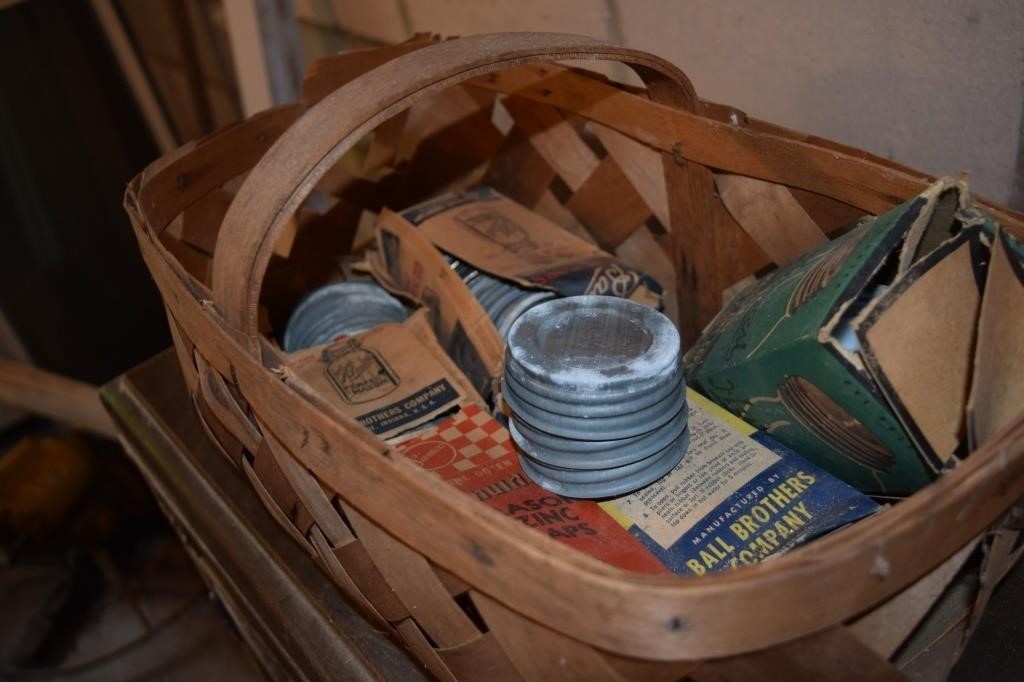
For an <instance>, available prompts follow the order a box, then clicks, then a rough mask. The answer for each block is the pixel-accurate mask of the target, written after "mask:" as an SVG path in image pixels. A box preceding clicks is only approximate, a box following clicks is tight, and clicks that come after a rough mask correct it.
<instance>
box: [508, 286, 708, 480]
mask: <svg viewBox="0 0 1024 682" xmlns="http://www.w3.org/2000/svg"><path fill="white" fill-rule="evenodd" d="M502 391H503V395H504V398H505V402H506V403H507V404H508V406H509V408H511V412H512V416H511V419H510V422H509V430H510V431H511V433H512V438H513V440H515V442H516V445H518V446H519V447H518V450H519V461H520V463H521V464H522V467H523V471H524V472H525V473H526V474H527V476H529V477H530V478H531V479H533V480H534V481H535V482H536V483H537V484H539V485H541V486H542V487H544V488H547V489H548V490H551V491H553V492H556V493H559V494H564V495H567V496H570V497H583V498H600V497H612V496H616V495H623V494H626V493H629V492H632V491H634V490H637V489H639V488H642V487H644V486H646V485H648V484H650V483H653V482H654V481H656V480H658V479H659V478H661V477H662V476H664V475H665V474H667V473H668V472H669V471H671V470H672V469H673V468H674V467H675V466H676V464H678V463H679V461H680V460H681V459H682V457H683V454H684V453H685V452H686V447H687V445H688V444H689V429H688V428H687V420H688V414H689V413H688V411H687V405H686V382H685V380H684V378H683V362H682V354H681V351H680V343H679V332H678V331H677V330H676V328H675V326H674V325H673V324H672V322H671V320H669V319H668V318H667V317H665V316H664V315H662V314H661V313H659V312H657V311H656V310H653V309H651V308H648V307H647V306H644V305H640V304H639V303H634V302H632V301H628V300H625V299H621V298H614V297H610V296H574V297H570V298H560V299H557V300H554V301H550V302H547V303H544V304H542V305H539V306H536V307H534V308H532V309H531V310H530V311H529V312H527V313H525V314H524V315H523V316H521V317H520V318H519V319H518V320H517V321H516V323H515V324H514V325H513V326H512V329H511V332H510V333H509V336H508V346H507V350H506V353H505V375H504V377H503V380H502Z"/></svg>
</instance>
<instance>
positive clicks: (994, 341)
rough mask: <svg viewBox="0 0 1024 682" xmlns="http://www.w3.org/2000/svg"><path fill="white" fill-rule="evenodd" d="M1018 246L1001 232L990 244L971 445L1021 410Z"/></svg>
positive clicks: (1022, 265)
mask: <svg viewBox="0 0 1024 682" xmlns="http://www.w3.org/2000/svg"><path fill="white" fill-rule="evenodd" d="M1022 350H1024V245H1022V244H1021V243H1020V242H1019V241H1017V240H1016V239H1014V238H1013V237H1011V236H1010V235H1009V234H1007V233H1006V232H1004V231H1002V230H998V231H997V232H996V235H995V239H994V240H993V243H992V254H991V258H990V263H989V268H988V277H987V280H986V282H985V295H984V297H983V299H982V302H981V311H980V314H979V319H978V337H977V344H976V348H975V352H974V358H973V366H974V376H973V381H972V383H971V393H970V398H969V399H968V402H967V426H968V435H969V439H970V444H971V448H972V449H973V448H976V447H979V446H981V445H984V444H985V443H986V442H987V441H988V440H989V439H990V438H992V436H995V435H996V434H998V433H999V431H1001V430H1002V429H1004V428H1006V427H1007V426H1008V425H1009V424H1010V423H1011V422H1013V420H1014V419H1016V418H1018V417H1019V416H1020V415H1021V411H1022V410H1024V352H1022Z"/></svg>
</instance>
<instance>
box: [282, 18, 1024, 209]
mask: <svg viewBox="0 0 1024 682" xmlns="http://www.w3.org/2000/svg"><path fill="white" fill-rule="evenodd" d="M297 4H298V6H299V7H298V11H299V14H300V16H301V15H302V13H303V9H302V8H303V7H307V8H310V9H309V10H308V11H317V12H319V13H320V14H322V15H329V16H331V17H333V19H334V21H335V22H336V23H337V25H338V26H340V28H341V29H342V30H344V31H347V32H349V33H351V34H353V35H355V36H358V37H361V38H365V39H369V40H374V41H383V42H394V41H398V40H402V39H404V38H405V37H406V36H408V35H410V34H411V33H413V32H416V31H432V32H435V33H441V34H443V35H465V34H471V33H489V32H494V31H531V30H532V31H538V30H546V31H562V32H568V33H581V34H587V35H592V36H595V37H599V38H604V39H607V40H611V41H615V42H619V43H623V44H626V45H629V46H632V47H637V48H641V49H644V50H647V51H650V52H654V53H657V54H660V55H662V56H664V57H667V58H668V59H670V60H671V61H673V62H675V63H676V64H677V65H678V66H680V67H681V68H682V69H683V70H684V71H685V72H686V73H687V74H688V75H689V76H690V78H691V79H692V80H693V82H694V85H695V87H696V88H697V92H698V93H699V94H700V95H701V96H702V97H704V98H705V99H710V100H715V101H719V102H726V103H728V104H732V105H734V106H737V107H739V108H740V109H743V110H745V111H746V112H747V113H749V114H750V115H752V116H756V117H758V118H763V119H767V120H769V121H771V122H773V123H777V124H780V125H784V126H788V127H791V128H796V129H798V130H801V131H804V132H808V133H813V134H817V135H821V136H824V137H829V138H832V139H835V140H837V141H839V142H844V143H847V144H851V145H854V146H857V147H861V148H864V149H867V150H869V151H872V152H874V153H876V154H879V155H882V156H887V157H890V158H893V159H896V160H898V161H901V162H903V163H906V164H909V165H911V166H913V167H915V168H919V169H921V170H923V171H926V172H929V173H932V174H935V175H944V174H954V175H955V174H958V173H960V172H961V171H966V172H968V173H969V177H970V183H971V186H972V188H973V189H974V190H975V191H977V192H978V193H980V194H984V195H986V196H989V197H991V198H993V199H995V200H997V201H1001V202H1006V203H1013V204H1015V205H1016V206H1018V207H1024V188H1022V187H1021V185H1022V184H1024V155H1022V152H1021V122H1022V106H1024V2H1021V0H861V1H860V2H820V1H815V0H773V2H762V1H758V0H723V1H722V2H717V3H709V2H699V3H698V2H668V1H661V2H659V1H657V0H373V1H372V2H371V1H368V0H298V3H297Z"/></svg>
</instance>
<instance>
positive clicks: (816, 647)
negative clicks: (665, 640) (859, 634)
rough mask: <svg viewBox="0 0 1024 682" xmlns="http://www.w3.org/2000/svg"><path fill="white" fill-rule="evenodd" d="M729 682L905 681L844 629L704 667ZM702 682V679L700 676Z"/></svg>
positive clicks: (890, 666)
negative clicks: (780, 681) (781, 681)
mask: <svg viewBox="0 0 1024 682" xmlns="http://www.w3.org/2000/svg"><path fill="white" fill-rule="evenodd" d="M701 669H702V670H704V669H707V670H710V671H713V672H714V674H716V675H719V676H720V677H721V678H722V679H725V680H728V681H729V682H764V680H786V682H819V681H820V680H829V682H863V681H864V680H872V681H873V682H906V679H907V678H906V677H905V676H904V675H903V673H901V672H900V671H899V670H898V669H897V668H895V667H894V666H892V665H891V664H890V663H889V662H888V661H886V660H885V659H884V658H882V657H881V656H879V655H878V654H876V653H875V652H874V651H872V650H871V649H870V648H869V647H868V646H867V645H866V644H864V643H862V642H861V641H860V640H859V639H857V638H856V637H854V636H853V635H852V634H851V633H850V632H848V631H847V630H846V629H845V628H842V627H836V628H832V629H830V630H826V631H825V632H822V633H819V634H816V635H811V636H810V637H804V638H803V639H798V640H795V641H792V642H787V643H785V644H780V645H778V646H774V647H771V648H770V649H765V650H763V651H754V652H751V653H749V654H745V655H743V656H736V657H734V658H727V659H719V660H716V661H709V662H707V663H705V664H704V665H703V666H702V667H701ZM697 677H698V679H700V675H698V676H697Z"/></svg>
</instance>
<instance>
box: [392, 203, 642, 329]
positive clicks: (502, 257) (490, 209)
mask: <svg viewBox="0 0 1024 682" xmlns="http://www.w3.org/2000/svg"><path fill="white" fill-rule="evenodd" d="M402 217H403V218H404V219H405V220H407V221H408V222H409V224H411V225H415V226H416V227H417V228H418V229H419V230H420V231H421V232H422V233H423V234H424V235H426V236H427V237H428V238H429V239H430V241H431V242H433V243H434V244H435V245H437V247H438V248H440V249H441V250H443V251H445V252H447V253H449V254H451V255H452V256H454V257H455V258H457V259H459V260H460V261H462V262H465V263H468V264H470V265H472V266H473V267H474V268H476V269H478V270H482V271H484V272H486V273H489V274H492V275H496V276H498V277H502V278H504V279H508V280H511V281H513V282H516V283H517V284H519V285H520V286H524V287H534V288H543V289H548V290H550V291H554V292H556V293H558V294H560V295H562V296H579V295H583V294H595V295H605V296H617V297H619V298H629V299H632V300H636V301H638V302H640V303H645V304H648V305H651V306H652V307H655V308H659V309H660V307H661V291H662V289H661V286H660V285H659V284H658V283H657V282H656V281H654V279H653V278H651V277H650V276H649V275H647V274H645V273H642V272H640V271H638V270H634V269H633V268H630V267H628V266H626V265H624V264H622V263H621V262H619V261H618V260H616V259H615V258H614V257H613V256H612V255H610V254H608V253H607V252H605V251H602V250H601V249H599V248H597V247H596V246H594V245H593V244H590V243H588V242H586V241H584V240H583V239H580V238H579V237H577V236H575V235H573V234H570V233H569V232H568V231H566V230H564V229H562V228H561V227H559V226H558V225H555V224H554V223H552V222H550V221H549V220H547V219H546V218H544V217H543V216H541V215H539V214H537V213H535V212H533V211H531V210H530V209H528V208H526V207H525V206H522V205H520V204H518V203H516V202H514V201H512V200H511V199H509V198H507V197H505V196H503V195H502V194H500V193H498V192H497V191H495V190H493V189H491V188H490V187H486V186H482V187H477V188H475V189H473V190H470V191H467V192H463V193H461V194H455V195H447V196H443V197H439V198H437V199H434V200H431V201H428V202H425V203H422V204H419V205H418V206H414V207H413V208H410V209H407V210H405V211H403V212H402ZM631 227H634V226H631Z"/></svg>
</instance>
